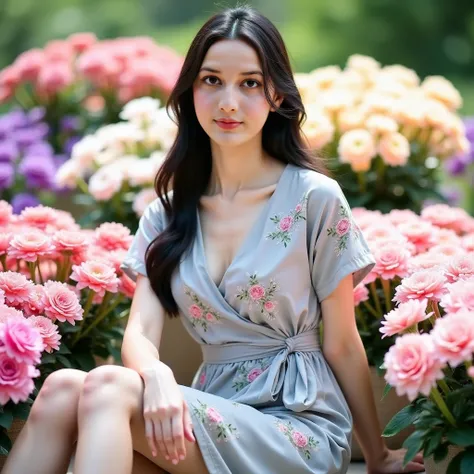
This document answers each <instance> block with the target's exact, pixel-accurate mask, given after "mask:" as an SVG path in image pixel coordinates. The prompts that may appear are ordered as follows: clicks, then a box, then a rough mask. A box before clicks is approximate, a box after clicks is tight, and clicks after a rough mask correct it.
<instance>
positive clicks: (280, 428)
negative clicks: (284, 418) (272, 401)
mask: <svg viewBox="0 0 474 474" xmlns="http://www.w3.org/2000/svg"><path fill="white" fill-rule="evenodd" d="M277 427H278V431H281V432H282V433H287V432H288V427H287V426H286V425H285V424H284V423H277Z"/></svg>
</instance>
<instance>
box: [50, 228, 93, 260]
mask: <svg viewBox="0 0 474 474" xmlns="http://www.w3.org/2000/svg"><path fill="white" fill-rule="evenodd" d="M53 243H54V245H55V247H56V251H57V252H60V253H62V254H65V255H72V256H80V257H82V256H83V255H84V254H85V251H86V250H87V246H88V245H89V239H88V238H87V235H86V234H84V233H82V232H80V231H74V230H59V231H57V232H56V233H55V234H54V236H53Z"/></svg>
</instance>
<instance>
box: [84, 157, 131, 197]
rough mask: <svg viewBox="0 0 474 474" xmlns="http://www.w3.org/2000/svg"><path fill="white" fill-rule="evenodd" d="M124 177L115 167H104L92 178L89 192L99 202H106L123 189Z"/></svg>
mask: <svg viewBox="0 0 474 474" xmlns="http://www.w3.org/2000/svg"><path fill="white" fill-rule="evenodd" d="M122 182H123V175H122V172H121V171H120V169H118V168H117V167H115V166H113V165H109V166H104V167H103V168H101V169H100V170H98V171H97V172H96V173H94V174H93V175H92V176H91V179H90V181H89V192H90V193H91V195H92V196H93V197H94V199H96V200H97V201H106V200H108V199H110V198H111V197H112V196H113V195H114V194H115V193H117V192H118V191H119V190H120V188H121V187H122Z"/></svg>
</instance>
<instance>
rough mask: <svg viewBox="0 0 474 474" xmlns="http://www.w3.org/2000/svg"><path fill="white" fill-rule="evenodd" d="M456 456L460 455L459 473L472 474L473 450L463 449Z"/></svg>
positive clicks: (473, 469) (473, 470) (473, 464)
mask: <svg viewBox="0 0 474 474" xmlns="http://www.w3.org/2000/svg"><path fill="white" fill-rule="evenodd" d="M460 455H462V456H460ZM458 456H459V457H461V466H460V468H461V469H460V471H461V474H472V473H473V472H474V450H472V449H470V450H468V451H464V452H462V453H460V454H458ZM458 456H456V457H458Z"/></svg>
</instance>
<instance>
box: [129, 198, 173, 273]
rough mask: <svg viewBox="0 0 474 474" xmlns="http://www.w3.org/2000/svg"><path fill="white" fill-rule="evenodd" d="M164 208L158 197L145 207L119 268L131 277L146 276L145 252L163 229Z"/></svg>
mask: <svg viewBox="0 0 474 474" xmlns="http://www.w3.org/2000/svg"><path fill="white" fill-rule="evenodd" d="M163 213H164V209H163V206H162V204H161V201H160V200H159V199H155V200H154V201H153V202H151V203H150V204H149V205H148V206H147V207H146V209H145V212H144V213H143V215H142V217H141V218H140V221H139V224H138V230H137V232H136V234H135V236H134V238H133V240H132V244H131V246H130V248H129V249H128V252H127V254H126V256H125V259H124V260H123V262H122V264H121V266H120V268H121V269H122V270H123V271H124V272H125V273H126V274H127V275H128V276H129V277H130V278H131V279H132V280H134V281H135V280H136V279H137V274H138V273H140V274H141V275H144V276H147V273H146V265H145V252H146V250H147V248H148V246H149V245H150V243H151V242H153V240H155V238H156V237H157V236H158V234H159V233H160V232H162V231H163V229H164V217H163Z"/></svg>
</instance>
